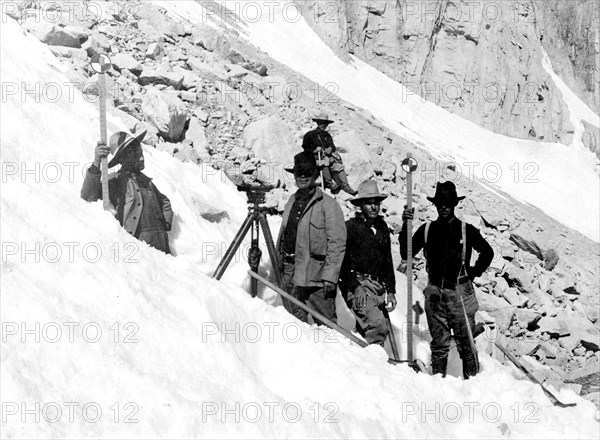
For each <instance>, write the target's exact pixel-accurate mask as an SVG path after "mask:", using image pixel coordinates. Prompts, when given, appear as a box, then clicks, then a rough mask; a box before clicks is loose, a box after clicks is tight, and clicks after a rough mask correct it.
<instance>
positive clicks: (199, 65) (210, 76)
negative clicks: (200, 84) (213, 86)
mask: <svg viewBox="0 0 600 440" xmlns="http://www.w3.org/2000/svg"><path fill="white" fill-rule="evenodd" d="M186 64H187V66H188V68H189V69H190V70H191V71H192V72H194V73H197V74H199V75H200V76H201V77H203V78H204V79H206V80H208V81H224V80H225V79H226V78H227V71H226V70H225V69H223V68H222V67H220V66H210V65H208V64H207V63H205V62H204V61H203V60H201V59H200V58H194V57H191V58H189V59H188V60H187V63H186Z"/></svg>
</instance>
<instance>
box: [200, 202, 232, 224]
mask: <svg viewBox="0 0 600 440" xmlns="http://www.w3.org/2000/svg"><path fill="white" fill-rule="evenodd" d="M192 203H193V205H194V207H195V208H196V212H197V213H198V215H199V216H200V217H202V218H203V219H204V220H208V221H209V222H211V223H219V222H220V221H221V220H225V219H227V220H229V213H228V212H227V211H225V210H224V209H217V208H214V207H212V206H209V205H207V204H206V203H203V202H201V201H199V200H196V199H194V198H192Z"/></svg>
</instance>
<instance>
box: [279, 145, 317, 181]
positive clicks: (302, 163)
mask: <svg viewBox="0 0 600 440" xmlns="http://www.w3.org/2000/svg"><path fill="white" fill-rule="evenodd" d="M320 169H321V168H320V167H319V166H318V165H317V160H316V159H315V155H314V154H313V153H309V152H307V151H303V152H302V153H298V154H296V155H295V156H294V167H293V168H285V170H286V171H287V172H288V173H294V174H299V175H308V174H312V173H314V172H317V171H319V170H320Z"/></svg>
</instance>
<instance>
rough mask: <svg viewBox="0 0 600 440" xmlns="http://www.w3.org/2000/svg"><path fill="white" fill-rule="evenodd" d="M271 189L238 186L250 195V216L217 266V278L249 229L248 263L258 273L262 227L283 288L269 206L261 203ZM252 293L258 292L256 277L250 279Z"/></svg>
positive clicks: (221, 274) (253, 294)
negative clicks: (270, 226) (270, 222)
mask: <svg viewBox="0 0 600 440" xmlns="http://www.w3.org/2000/svg"><path fill="white" fill-rule="evenodd" d="M271 189H272V187H269V186H250V185H246V186H241V187H240V186H238V190H240V191H245V192H246V195H247V197H248V216H247V217H246V220H245V221H244V223H243V224H242V226H241V227H240V229H239V231H238V232H237V234H236V236H235V238H234V239H233V241H232V242H231V244H230V245H229V248H228V249H227V252H225V255H224V256H223V258H222V259H221V262H220V263H219V265H218V266H217V269H216V270H215V273H214V274H213V276H212V277H213V278H216V279H217V280H220V279H221V277H222V276H223V274H224V273H225V270H227V266H229V263H231V260H232V258H233V256H234V255H235V253H236V252H237V250H238V249H239V247H240V245H241V244H242V241H244V237H246V234H247V233H248V231H249V230H251V231H252V232H251V238H250V250H249V251H248V265H249V266H250V270H251V271H252V272H254V273H258V266H259V264H260V258H261V256H262V251H261V250H260V247H259V245H258V239H259V236H260V228H261V227H262V230H263V235H264V236H265V242H266V243H267V250H268V252H269V257H270V258H271V265H272V266H273V272H274V273H275V280H276V282H277V285H278V286H279V287H282V288H283V278H282V275H281V272H280V271H279V258H278V257H277V252H276V250H275V244H274V243H273V235H271V229H270V228H269V222H268V221H267V217H266V214H267V207H266V206H261V204H264V203H265V200H266V198H265V197H266V193H267V192H268V191H270V190H271ZM250 293H251V295H252V296H253V297H255V296H256V295H257V293H258V281H257V280H256V279H255V278H254V277H252V278H251V280H250Z"/></svg>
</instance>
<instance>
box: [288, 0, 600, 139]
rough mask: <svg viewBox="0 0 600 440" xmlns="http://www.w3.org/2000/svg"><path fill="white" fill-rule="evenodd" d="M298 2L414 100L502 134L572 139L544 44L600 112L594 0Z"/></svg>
mask: <svg viewBox="0 0 600 440" xmlns="http://www.w3.org/2000/svg"><path fill="white" fill-rule="evenodd" d="M564 3H568V4H569V6H567V5H564ZM298 4H299V5H300V6H301V7H302V12H303V14H304V16H305V18H306V19H307V20H308V21H309V23H311V24H312V25H313V27H314V28H315V30H316V31H317V32H318V33H319V34H320V35H321V36H322V37H323V38H324V39H325V40H326V41H328V42H329V44H330V45H331V46H332V47H334V48H336V49H337V50H338V51H339V52H343V53H345V52H348V53H352V54H354V55H356V56H357V57H359V58H361V59H362V60H364V61H366V62H368V63H369V64H371V65H373V66H374V67H376V68H378V69H379V70H381V71H383V72H385V73H386V74H387V75H389V76H391V77H392V78H394V79H397V80H398V81H401V82H402V83H404V84H405V85H406V86H407V89H408V91H407V95H408V94H419V95H421V96H422V97H423V98H424V99H427V100H429V101H432V102H435V103H436V104H438V105H440V106H441V107H443V108H445V109H447V110H449V111H451V112H453V113H456V114H458V115H460V116H462V117H465V118H467V119H469V120H471V121H473V122H475V123H477V124H479V125H481V126H483V127H485V128H488V129H490V130H493V131H494V132H497V133H502V134H506V135H509V136H514V137H519V138H531V139H538V140H544V141H558V142H563V143H569V142H570V140H571V139H572V133H573V127H572V126H571V124H570V123H569V115H568V111H567V108H566V106H565V105H564V103H563V102H562V100H561V94H560V92H559V91H558V90H557V89H556V87H555V85H554V83H553V81H552V80H551V78H550V77H549V76H548V74H547V73H546V71H545V70H544V68H543V67H542V63H541V57H542V45H543V46H544V47H546V48H547V49H548V52H549V54H550V57H551V60H552V61H553V63H554V64H556V65H557V70H558V72H559V74H561V75H562V76H563V77H565V78H568V79H569V80H568V81H567V84H569V85H570V86H571V87H572V88H573V90H574V91H575V92H576V93H579V95H580V96H582V98H585V99H586V101H587V102H588V103H589V104H591V105H592V106H594V103H595V106H596V107H593V108H597V104H598V102H597V99H596V100H594V98H593V95H594V93H596V96H597V87H598V84H597V82H595V81H594V74H597V70H594V66H595V65H596V64H595V60H596V58H597V56H598V46H597V44H596V43H594V41H597V36H598V31H597V29H594V28H593V27H592V23H593V16H594V14H597V10H598V6H597V5H596V4H595V2H593V1H585V0H581V1H573V2H571V1H569V2H560V1H558V0H555V1H552V2H548V3H547V4H546V3H544V4H543V5H542V2H531V1H512V2H511V1H487V0H486V1H480V2H474V1H466V0H437V1H420V0H418V1H408V0H397V1H385V0H380V1H367V0H360V1H351V2H345V1H341V0H337V1H328V2H325V1H321V2H318V1H317V2H314V1H311V2H307V1H300V2H298ZM594 38H595V39H594ZM540 43H541V44H540ZM555 60H556V61H555Z"/></svg>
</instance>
